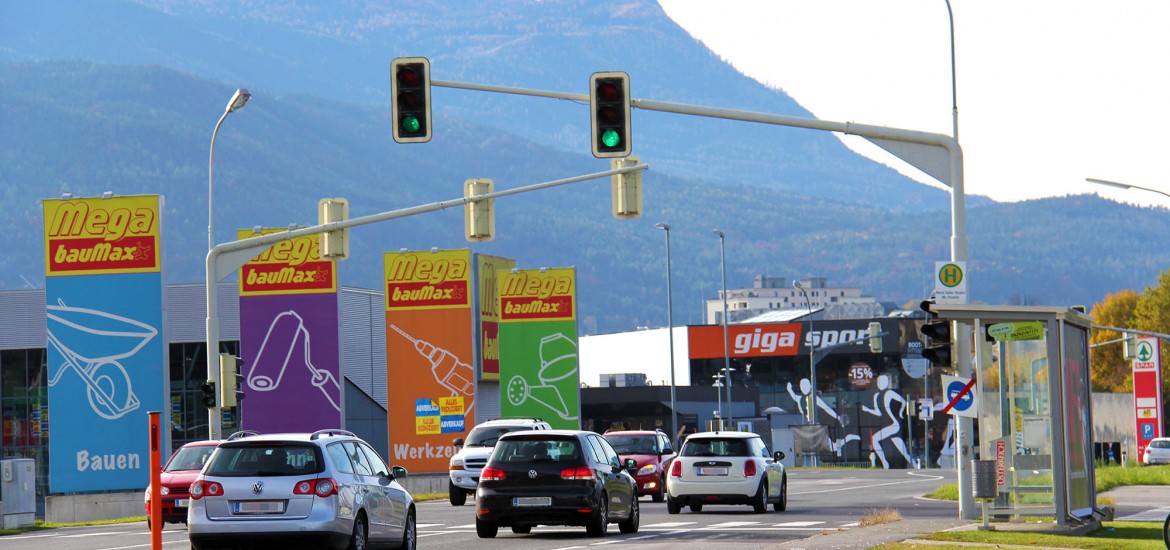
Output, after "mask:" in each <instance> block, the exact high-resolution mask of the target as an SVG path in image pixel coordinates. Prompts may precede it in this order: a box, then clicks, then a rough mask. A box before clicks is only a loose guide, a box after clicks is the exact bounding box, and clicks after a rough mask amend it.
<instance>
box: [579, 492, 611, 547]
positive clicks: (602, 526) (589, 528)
mask: <svg viewBox="0 0 1170 550" xmlns="http://www.w3.org/2000/svg"><path fill="white" fill-rule="evenodd" d="M608 529H609V496H608V495H606V494H605V493H601V500H600V501H599V502H598V503H597V514H596V515H595V516H593V517H592V518H590V519H589V523H587V524H585V532H586V533H587V534H588V535H589V536H591V537H604V536H605V532H606V531H607V530H608Z"/></svg>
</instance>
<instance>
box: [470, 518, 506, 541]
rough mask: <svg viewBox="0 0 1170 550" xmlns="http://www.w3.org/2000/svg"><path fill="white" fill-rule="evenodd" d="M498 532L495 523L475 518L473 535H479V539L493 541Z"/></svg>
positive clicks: (498, 528)
mask: <svg viewBox="0 0 1170 550" xmlns="http://www.w3.org/2000/svg"><path fill="white" fill-rule="evenodd" d="M499 532H500V526H499V525H496V522H494V521H485V520H482V519H479V518H475V534H477V535H479V538H481V539H494V538H496V533H499Z"/></svg>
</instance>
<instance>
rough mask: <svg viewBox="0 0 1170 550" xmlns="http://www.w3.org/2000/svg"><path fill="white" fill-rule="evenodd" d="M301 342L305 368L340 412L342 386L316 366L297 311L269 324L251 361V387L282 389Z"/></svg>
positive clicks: (306, 332)
mask: <svg viewBox="0 0 1170 550" xmlns="http://www.w3.org/2000/svg"><path fill="white" fill-rule="evenodd" d="M298 341H300V342H302V344H301V349H302V350H303V353H301V355H302V357H303V358H304V365H305V368H307V369H309V372H310V373H311V374H312V378H311V379H310V383H311V384H313V386H315V387H316V388H317V389H319V390H321V393H322V394H324V395H325V398H326V399H328V400H329V403H330V404H331V405H333V408H334V409H337V410H338V411H340V410H341V405H340V404H338V403H337V397H335V396H340V395H341V386H340V385H339V384H338V383H337V378H335V377H334V376H333V373H331V372H329V371H327V370H323V369H318V368H317V367H315V366H313V359H312V354H311V353H310V349H311V348H312V346H311V345H310V338H309V331H308V329H306V328H305V321H304V319H302V318H301V316H300V315H298V314H297V312H295V311H285V312H281V313H280V314H278V315H277V316H276V317H275V318H274V319H273V320H272V324H270V325H268V333H267V334H265V335H264V342H263V343H261V344H260V351H259V352H257V353H256V359H255V360H254V361H252V368H251V369H249V370H248V377H247V381H248V387H249V388H251V389H253V390H256V391H262V392H267V391H272V390H275V389H276V388H278V387H279V386H280V382H281V380H283V379H284V371H285V369H287V368H288V364H289V361H290V360H291V359H292V356H293V352H294V351H296V349H297V342H298Z"/></svg>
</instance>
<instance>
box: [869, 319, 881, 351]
mask: <svg viewBox="0 0 1170 550" xmlns="http://www.w3.org/2000/svg"><path fill="white" fill-rule="evenodd" d="M881 333H882V324H881V323H879V322H877V321H873V322H872V323H870V324H869V351H870V352H872V353H881V352H882V337H881Z"/></svg>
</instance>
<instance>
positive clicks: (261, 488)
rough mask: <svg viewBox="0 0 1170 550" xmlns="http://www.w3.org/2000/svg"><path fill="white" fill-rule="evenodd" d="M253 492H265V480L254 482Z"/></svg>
mask: <svg viewBox="0 0 1170 550" xmlns="http://www.w3.org/2000/svg"><path fill="white" fill-rule="evenodd" d="M252 492H253V493H254V494H257V495H258V494H260V493H263V492H264V482H263V481H257V482H256V483H253V484H252Z"/></svg>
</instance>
